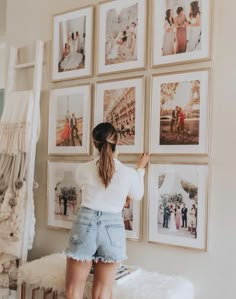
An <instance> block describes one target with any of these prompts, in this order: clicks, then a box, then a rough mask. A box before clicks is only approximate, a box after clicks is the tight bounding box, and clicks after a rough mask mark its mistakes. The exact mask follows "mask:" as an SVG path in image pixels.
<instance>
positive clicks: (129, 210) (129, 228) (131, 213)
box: [122, 163, 143, 241]
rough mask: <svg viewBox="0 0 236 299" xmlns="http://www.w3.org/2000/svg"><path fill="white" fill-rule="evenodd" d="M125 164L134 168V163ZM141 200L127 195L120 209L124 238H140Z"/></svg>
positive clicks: (133, 239) (136, 239)
mask: <svg viewBox="0 0 236 299" xmlns="http://www.w3.org/2000/svg"><path fill="white" fill-rule="evenodd" d="M125 165H126V166H128V167H130V168H136V164H134V163H125ZM142 200H143V199H142ZM142 200H132V199H130V198H128V197H127V199H126V203H125V206H124V208H123V211H122V216H123V219H124V225H125V231H126V238H127V239H128V240H131V241H139V240H140V239H141V224H142V220H141V214H142Z"/></svg>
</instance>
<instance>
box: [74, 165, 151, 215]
mask: <svg viewBox="0 0 236 299" xmlns="http://www.w3.org/2000/svg"><path fill="white" fill-rule="evenodd" d="M97 160H98V159H95V160H92V161H90V162H87V163H82V164H80V165H79V166H78V168H77V171H76V177H77V182H78V185H79V187H80V189H81V190H82V203H81V206H82V207H87V208H89V209H93V210H97V211H103V212H111V213H118V212H121V211H122V209H123V207H124V204H125V201H126V197H127V196H129V197H130V198H131V199H132V200H141V199H142V197H143V193H144V174H145V170H144V169H143V168H138V169H137V170H135V169H133V168H130V167H127V166H126V165H124V164H123V163H121V162H120V161H119V160H117V159H114V162H115V173H114V175H113V177H112V180H111V183H110V184H109V186H108V187H107V188H105V186H104V184H103V182H102V180H101V178H100V177H99V175H98V168H97Z"/></svg>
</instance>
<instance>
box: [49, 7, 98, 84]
mask: <svg viewBox="0 0 236 299" xmlns="http://www.w3.org/2000/svg"><path fill="white" fill-rule="evenodd" d="M92 40H93V7H92V6H90V7H86V8H81V9H77V10H73V11H70V12H65V13H62V14H59V15H55V16H54V17H53V48H52V80H53V81H60V80H69V79H75V78H81V77H89V76H91V75H92V67H93V56H92Z"/></svg>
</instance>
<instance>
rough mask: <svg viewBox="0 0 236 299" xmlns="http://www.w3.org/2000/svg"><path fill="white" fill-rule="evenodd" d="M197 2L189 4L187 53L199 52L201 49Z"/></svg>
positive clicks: (199, 18)
mask: <svg viewBox="0 0 236 299" xmlns="http://www.w3.org/2000/svg"><path fill="white" fill-rule="evenodd" d="M200 14H201V13H200V9H199V4H198V1H193V2H192V3H191V4H190V14H189V20H188V23H189V28H188V43H187V50H186V51H187V52H191V51H195V50H200V47H201V17H200Z"/></svg>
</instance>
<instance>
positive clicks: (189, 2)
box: [152, 0, 211, 66]
mask: <svg viewBox="0 0 236 299" xmlns="http://www.w3.org/2000/svg"><path fill="white" fill-rule="evenodd" d="M210 2H211V0H198V1H193V0H163V1H160V0H154V9H153V11H154V20H153V27H154V28H153V54H152V56H153V57H152V60H153V66H158V65H165V64H170V63H183V62H190V61H196V60H206V59H209V58H210V24H211V21H210V19H211V14H210Z"/></svg>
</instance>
